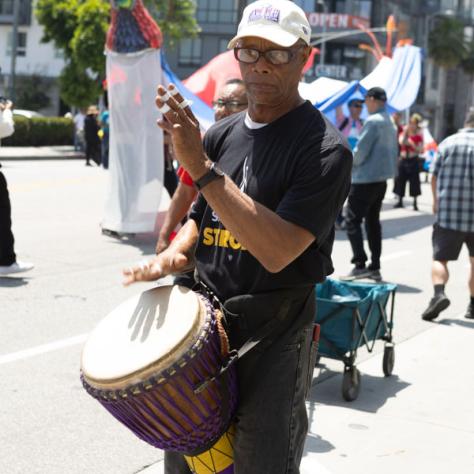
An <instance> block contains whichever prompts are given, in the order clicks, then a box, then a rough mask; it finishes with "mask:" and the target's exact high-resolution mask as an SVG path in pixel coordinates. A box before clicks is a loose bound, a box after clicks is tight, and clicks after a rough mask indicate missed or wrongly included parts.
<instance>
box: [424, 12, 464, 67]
mask: <svg viewBox="0 0 474 474" xmlns="http://www.w3.org/2000/svg"><path fill="white" fill-rule="evenodd" d="M428 54H429V56H430V57H431V58H432V59H433V61H434V62H435V63H436V64H437V65H438V66H440V67H443V68H446V69H449V68H453V67H456V66H458V65H459V64H460V63H461V62H462V60H463V59H464V58H465V57H466V56H467V54H468V49H467V45H466V43H465V41H464V25H463V23H462V22H461V21H459V20H458V19H456V18H441V19H439V20H437V22H436V25H435V26H434V28H433V29H432V30H431V31H430V34H429V36H428Z"/></svg>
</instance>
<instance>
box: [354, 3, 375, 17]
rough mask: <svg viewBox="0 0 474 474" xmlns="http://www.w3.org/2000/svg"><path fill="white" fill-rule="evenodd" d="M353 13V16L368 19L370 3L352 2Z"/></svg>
mask: <svg viewBox="0 0 474 474" xmlns="http://www.w3.org/2000/svg"><path fill="white" fill-rule="evenodd" d="M352 8H353V12H352V14H353V15H355V16H360V17H362V18H370V16H371V13H372V2H371V1H368V0H356V1H354V2H353V7H352Z"/></svg>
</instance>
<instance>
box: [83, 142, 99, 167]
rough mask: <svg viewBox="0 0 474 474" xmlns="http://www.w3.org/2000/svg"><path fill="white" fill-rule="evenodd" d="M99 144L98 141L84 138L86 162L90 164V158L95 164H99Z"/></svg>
mask: <svg viewBox="0 0 474 474" xmlns="http://www.w3.org/2000/svg"><path fill="white" fill-rule="evenodd" d="M100 155H101V145H100V141H95V140H94V141H87V140H86V163H87V164H90V161H91V160H92V161H93V162H94V163H95V164H96V165H100V160H101V157H100Z"/></svg>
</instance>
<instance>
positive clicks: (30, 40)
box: [0, 0, 64, 115]
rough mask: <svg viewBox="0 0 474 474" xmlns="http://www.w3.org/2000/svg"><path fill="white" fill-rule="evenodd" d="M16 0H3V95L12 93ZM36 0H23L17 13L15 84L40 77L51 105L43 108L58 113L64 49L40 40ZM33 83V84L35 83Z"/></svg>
mask: <svg viewBox="0 0 474 474" xmlns="http://www.w3.org/2000/svg"><path fill="white" fill-rule="evenodd" d="M13 3H14V2H13V0H0V95H3V96H5V97H10V95H11V70H12V55H11V50H12V38H13ZM33 11H34V1H33V0H20V2H19V17H18V20H19V21H18V37H17V56H16V65H15V85H16V87H17V88H18V87H30V86H29V85H28V84H30V83H31V81H28V78H31V77H35V78H39V79H37V80H36V86H37V87H38V86H39V83H40V84H41V87H42V88H43V89H47V90H45V91H43V92H45V94H46V95H47V96H48V97H49V99H50V100H49V105H47V106H46V107H44V108H43V109H42V110H41V111H42V112H44V113H45V114H48V115H57V114H58V113H59V110H60V101H59V92H58V88H57V85H56V79H57V77H58V76H59V74H60V73H61V70H62V68H63V67H64V60H63V55H62V53H61V51H58V50H56V49H55V48H54V46H53V45H52V43H41V38H42V37H43V30H42V27H41V26H40V25H39V24H38V22H37V20H36V18H35V16H34V14H33ZM31 86H34V84H32V85H31Z"/></svg>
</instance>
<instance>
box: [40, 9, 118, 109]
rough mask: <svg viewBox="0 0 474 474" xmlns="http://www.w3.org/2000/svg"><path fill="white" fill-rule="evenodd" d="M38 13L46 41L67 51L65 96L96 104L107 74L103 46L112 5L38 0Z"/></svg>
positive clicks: (82, 103) (63, 78)
mask: <svg viewBox="0 0 474 474" xmlns="http://www.w3.org/2000/svg"><path fill="white" fill-rule="evenodd" d="M35 13H36V17H37V19H38V21H39V23H40V24H41V25H42V26H43V29H44V35H43V39H42V41H43V42H50V41H52V42H53V43H54V45H55V47H56V48H58V49H61V50H63V52H64V57H65V60H66V66H65V68H64V70H63V71H62V73H61V76H60V78H59V84H60V89H61V92H60V94H61V98H62V99H63V100H64V102H65V103H67V104H69V105H73V106H77V107H83V106H85V105H87V104H90V103H95V102H96V101H97V99H98V97H99V96H100V94H101V87H100V85H101V83H102V79H103V78H104V76H105V60H104V50H103V45H104V44H105V36H106V33H107V28H108V23H109V15H110V4H109V3H108V2H106V1H102V0H38V2H37V5H36V12H35Z"/></svg>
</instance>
